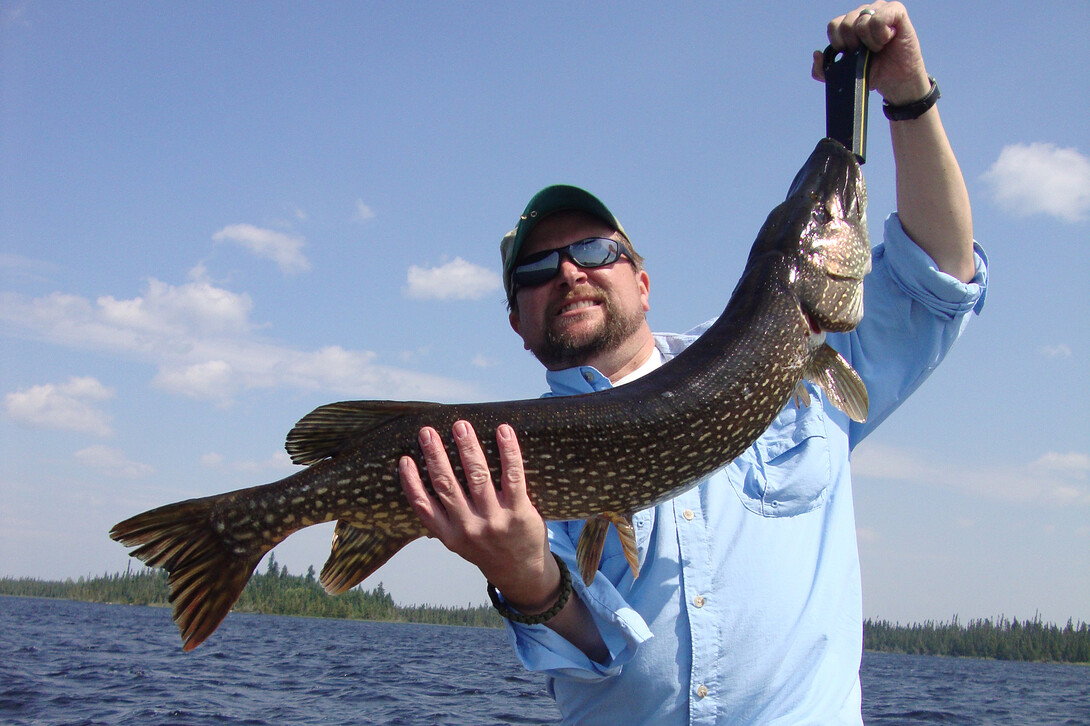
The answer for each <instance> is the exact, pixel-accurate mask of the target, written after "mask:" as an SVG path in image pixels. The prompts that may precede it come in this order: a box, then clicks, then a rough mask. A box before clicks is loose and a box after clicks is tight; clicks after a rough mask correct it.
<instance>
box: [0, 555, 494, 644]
mask: <svg viewBox="0 0 1090 726" xmlns="http://www.w3.org/2000/svg"><path fill="white" fill-rule="evenodd" d="M0 595H18V596H23V597H51V598H60V599H67V600H84V601H88V602H102V603H120V604H127V605H163V606H165V605H168V604H169V596H170V589H169V587H168V585H167V573H166V571H165V570H161V569H158V568H149V567H141V568H139V569H136V570H132V569H130V570H129V571H127V572H123V573H117V574H104V575H100V576H97V577H80V578H79V579H78V580H71V579H69V580H66V581H64V582H56V581H52V582H51V581H43V580H37V579H34V578H12V577H3V578H0ZM232 609H233V610H235V611H237V612H247V613H264V614H266V615H302V616H308V617H317V618H338V619H342V620H380V621H392V622H406V623H429V624H433V625H468V626H474V627H501V626H502V624H503V622H502V620H501V619H500V616H499V615H498V614H497V613H496V611H495V610H493V609H492V607H491V606H488V605H476V606H474V605H467V606H466V607H463V608H453V607H440V606H437V605H416V606H409V607H405V606H401V605H397V604H395V603H394V600H393V598H392V597H391V596H390V594H389V593H388V592H386V590H385V588H384V587H383V585H382V583H379V584H378V586H377V587H375V588H373V589H371V590H364V589H363V588H361V587H355V588H353V589H351V590H349V591H348V592H346V593H343V594H341V595H336V596H333V595H329V594H328V593H326V591H325V590H323V589H322V586H321V585H320V584H319V583H318V578H317V577H316V575H315V572H314V567H313V566H311V567H309V568H308V569H307V572H306V574H305V575H292V574H290V573H289V572H288V568H287V567H284V566H281V565H280V564H278V563H277V561H276V558H275V557H272V556H270V557H269V560H268V565H267V567H266V569H265V571H264V572H262V573H255V574H254V576H253V577H251V578H250V581H249V582H248V583H246V587H245V589H243V591H242V594H241V595H240V596H239V598H238V601H237V602H236V603H235V605H234V607H233V608H232Z"/></svg>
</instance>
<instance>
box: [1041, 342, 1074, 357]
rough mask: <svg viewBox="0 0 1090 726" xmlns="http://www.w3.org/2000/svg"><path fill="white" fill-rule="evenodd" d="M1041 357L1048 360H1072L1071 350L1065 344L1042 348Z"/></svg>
mask: <svg viewBox="0 0 1090 726" xmlns="http://www.w3.org/2000/svg"><path fill="white" fill-rule="evenodd" d="M1041 355H1043V356H1045V357H1046V358H1070V357H1071V348H1070V346H1068V345H1067V344H1065V343H1060V344H1058V345H1046V346H1042V347H1041Z"/></svg>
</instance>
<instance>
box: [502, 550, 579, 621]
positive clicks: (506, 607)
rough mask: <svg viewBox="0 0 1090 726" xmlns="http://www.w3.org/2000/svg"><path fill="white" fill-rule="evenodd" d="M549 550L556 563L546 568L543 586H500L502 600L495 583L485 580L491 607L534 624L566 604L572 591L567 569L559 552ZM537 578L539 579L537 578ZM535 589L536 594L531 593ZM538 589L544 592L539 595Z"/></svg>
mask: <svg viewBox="0 0 1090 726" xmlns="http://www.w3.org/2000/svg"><path fill="white" fill-rule="evenodd" d="M550 554H552V559H553V560H554V561H555V563H556V567H555V570H554V569H553V568H548V569H546V572H547V573H548V579H549V582H548V583H545V585H544V587H534V588H529V589H525V588H524V589H519V590H514V591H508V590H503V591H502V592H503V593H504V594H503V600H502V601H501V599H500V597H499V593H497V591H496V586H495V585H493V584H492V582H491V581H489V583H488V597H489V599H490V600H491V601H492V605H493V607H495V608H496V610H498V611H499V613H500V614H501V615H502V616H503V617H505V618H507V619H508V620H511V621H513V622H517V623H523V624H526V625H538V624H540V623H544V622H545V621H547V620H550V619H551V618H553V617H554V616H555V615H557V613H559V612H560V611H561V610H562V609H563V608H564V606H565V605H566V604H567V602H568V599H569V598H570V597H571V593H572V584H571V573H570V572H569V571H568V567H567V565H566V564H564V561H563V560H562V559H560V557H559V555H556V554H553V553H551V552H550ZM554 574H555V575H556V580H555V584H554V585H552V586H551V587H550V586H549V585H550V584H551V583H552V582H553V579H552V578H553V576H554ZM539 582H541V581H540V580H539ZM535 591H536V593H537V594H535ZM542 592H546V593H547V594H546V595H544V596H539V594H540V593H542Z"/></svg>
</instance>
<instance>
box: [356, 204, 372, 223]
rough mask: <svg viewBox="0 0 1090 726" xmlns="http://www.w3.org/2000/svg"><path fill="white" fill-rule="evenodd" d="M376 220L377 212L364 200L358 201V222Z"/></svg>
mask: <svg viewBox="0 0 1090 726" xmlns="http://www.w3.org/2000/svg"><path fill="white" fill-rule="evenodd" d="M374 218H375V210H373V209H371V207H369V206H368V205H366V204H364V203H363V200H362V199H357V200H356V221H358V222H366V221H367V220H369V219H374Z"/></svg>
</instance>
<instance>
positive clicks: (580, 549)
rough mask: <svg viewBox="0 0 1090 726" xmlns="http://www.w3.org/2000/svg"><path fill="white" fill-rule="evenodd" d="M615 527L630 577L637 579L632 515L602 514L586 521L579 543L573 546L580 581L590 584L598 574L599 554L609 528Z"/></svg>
mask: <svg viewBox="0 0 1090 726" xmlns="http://www.w3.org/2000/svg"><path fill="white" fill-rule="evenodd" d="M611 524H612V525H613V526H614V527H616V528H617V534H618V535H620V538H621V550H622V551H623V552H624V557H625V560H626V561H627V562H628V566H629V568H630V569H631V570H632V577H633V578H636V577H639V576H640V553H639V548H638V547H637V545H636V529H635V528H634V527H633V526H632V515H631V514H626V513H621V512H602V513H601V514H599V515H598V516H596V517H592V518H590V519H588V520H587V522H586V524H585V525H583V531H582V532H580V533H579V541H578V542H577V543H576V545H575V561H576V563H577V564H578V565H579V574H580V575H581V576H582V577H583V582H585V583H586V584H588V585H589V584H591V583H592V582H594V576H595V575H596V574H598V565H599V564H601V561H602V551H603V550H604V549H605V546H606V535H607V534H609V525H611Z"/></svg>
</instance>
